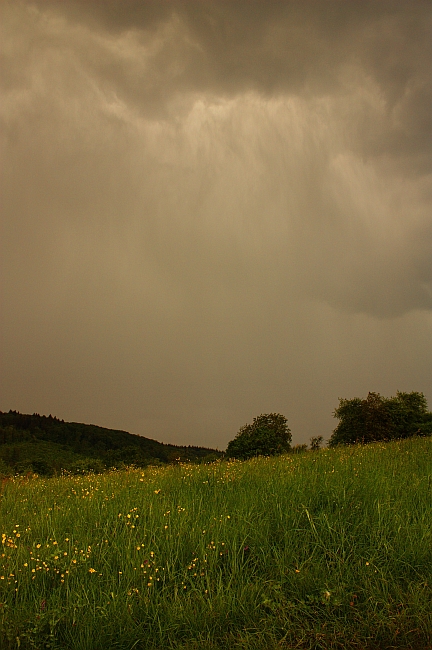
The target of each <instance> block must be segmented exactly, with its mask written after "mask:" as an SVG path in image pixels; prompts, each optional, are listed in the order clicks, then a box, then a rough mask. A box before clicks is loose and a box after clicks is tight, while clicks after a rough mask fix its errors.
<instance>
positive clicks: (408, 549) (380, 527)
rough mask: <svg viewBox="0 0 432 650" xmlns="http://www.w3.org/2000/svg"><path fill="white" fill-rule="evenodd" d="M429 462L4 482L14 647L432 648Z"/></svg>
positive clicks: (334, 459)
mask: <svg viewBox="0 0 432 650" xmlns="http://www.w3.org/2000/svg"><path fill="white" fill-rule="evenodd" d="M431 451H432V439H431V438H418V437H416V438H410V439H407V440H398V441H392V442H390V443H389V444H384V443H374V444H371V445H363V446H357V447H350V448H347V447H343V446H342V447H337V448H333V449H328V448H326V449H322V450H320V451H319V452H317V453H310V452H308V453H304V454H299V455H297V454H291V453H289V454H281V455H280V456H276V457H275V456H273V457H267V458H262V457H261V458H254V459H252V460H250V461H247V462H237V461H230V462H219V463H213V464H212V465H169V466H168V465H165V466H163V467H158V468H153V467H149V468H146V469H143V470H140V469H133V470H128V471H121V472H106V473H103V474H90V475H74V476H66V477H53V478H38V479H33V477H28V478H24V477H14V478H11V479H8V480H4V481H2V482H0V522H1V530H0V533H1V538H2V542H3V543H2V553H1V554H0V556H1V557H0V648H1V650H18V649H19V650H31V649H32V650H45V649H46V648H50V649H51V650H106V649H108V648H110V649H111V648H112V649H116V650H131V649H132V648H135V649H136V650H144V649H145V650H160V649H161V648H163V649H165V648H166V649H170V650H240V649H242V650H288V649H289V648H292V649H293V648H296V649H297V650H324V649H325V650H342V649H343V650H359V649H360V648H361V649H364V650H366V649H368V650H372V649H374V650H377V649H380V650H385V649H388V650H389V649H390V648H392V650H408V649H410V650H426V648H430V647H431V643H432V610H431V606H430V604H431V599H432V590H431V579H430V576H431V574H432V554H431V535H430V522H431V521H432V499H431V489H432V483H431V481H432V454H431ZM2 576H3V579H1V577H2Z"/></svg>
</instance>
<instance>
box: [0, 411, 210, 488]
mask: <svg viewBox="0 0 432 650" xmlns="http://www.w3.org/2000/svg"><path fill="white" fill-rule="evenodd" d="M221 455H222V452H220V451H218V450H215V449H208V448H206V447H191V446H189V447H179V446H176V445H168V444H164V443H162V442H158V441H157V440H152V439H150V438H144V437H143V436H138V435H134V434H131V433H128V432H127V431H118V430H115V429H105V428H104V427H99V426H96V425H93V424H81V423H78V422H65V421H64V420H59V419H58V418H56V417H53V416H51V415H49V416H45V415H39V414H38V413H33V415H25V414H23V413H19V412H17V411H9V412H8V413H3V412H2V411H0V474H2V473H3V474H4V473H7V472H8V471H9V472H10V471H12V472H14V473H23V472H26V471H32V470H33V471H36V472H37V473H39V474H48V475H49V474H53V473H58V472H59V471H61V470H62V469H66V470H70V471H88V470H95V471H102V470H103V469H108V468H110V467H121V466H124V465H131V464H133V465H137V466H145V465H148V464H157V463H172V462H178V461H179V460H180V461H191V462H202V461H206V460H214V459H215V458H217V457H219V456H221Z"/></svg>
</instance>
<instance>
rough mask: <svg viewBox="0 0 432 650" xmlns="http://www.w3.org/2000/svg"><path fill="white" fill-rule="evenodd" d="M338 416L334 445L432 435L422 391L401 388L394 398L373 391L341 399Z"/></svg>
mask: <svg viewBox="0 0 432 650" xmlns="http://www.w3.org/2000/svg"><path fill="white" fill-rule="evenodd" d="M334 417H335V418H338V420H339V424H338V426H337V427H336V428H335V430H334V431H333V434H332V436H331V438H330V441H329V445H330V447H333V446H335V445H339V444H355V443H363V444H365V443H369V442H376V441H379V440H385V441H389V440H395V439H400V438H409V437H411V436H414V435H420V436H430V435H432V413H429V412H428V410H427V401H426V398H425V396H424V394H423V393H418V392H412V393H403V392H400V391H397V393H396V396H395V397H390V398H386V397H382V396H381V395H380V394H379V393H369V394H368V396H367V398H366V399H364V400H362V399H360V398H359V397H354V398H353V399H340V400H339V407H338V408H337V409H335V411H334Z"/></svg>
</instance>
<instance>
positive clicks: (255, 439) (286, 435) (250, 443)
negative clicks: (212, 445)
mask: <svg viewBox="0 0 432 650" xmlns="http://www.w3.org/2000/svg"><path fill="white" fill-rule="evenodd" d="M290 447H291V431H290V429H289V428H288V423H287V419H286V417H285V416H284V415H281V414H280V413H263V414H261V415H259V416H258V417H256V418H254V419H253V422H252V424H245V425H244V426H242V427H241V428H240V430H239V432H238V433H237V435H236V437H235V438H234V439H233V440H231V441H230V442H229V443H228V447H227V450H226V455H227V457H228V458H238V459H240V460H246V459H247V458H253V457H254V456H274V455H276V454H281V453H283V452H287V451H289V450H290Z"/></svg>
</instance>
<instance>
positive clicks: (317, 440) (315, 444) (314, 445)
mask: <svg viewBox="0 0 432 650" xmlns="http://www.w3.org/2000/svg"><path fill="white" fill-rule="evenodd" d="M323 440H324V438H323V437H322V436H314V437H312V438H311V439H310V446H311V451H318V449H319V448H320V447H321V445H322V442H323Z"/></svg>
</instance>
